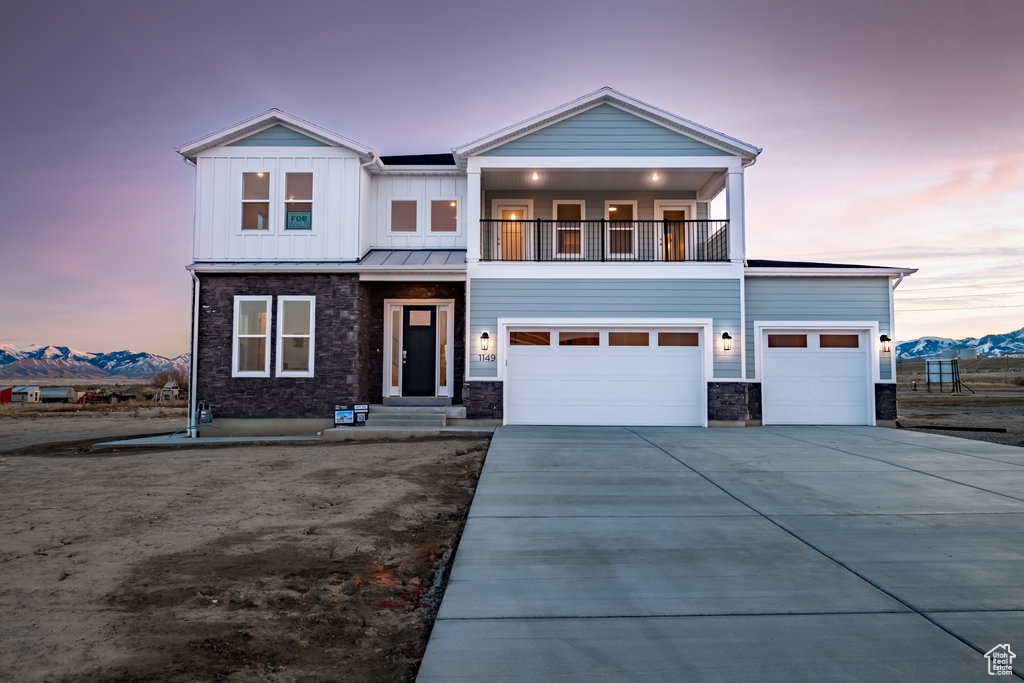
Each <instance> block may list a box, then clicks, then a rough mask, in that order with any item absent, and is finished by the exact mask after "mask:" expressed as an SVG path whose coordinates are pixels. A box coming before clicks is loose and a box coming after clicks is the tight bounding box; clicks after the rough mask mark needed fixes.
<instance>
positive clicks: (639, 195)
mask: <svg viewBox="0 0 1024 683" xmlns="http://www.w3.org/2000/svg"><path fill="white" fill-rule="evenodd" d="M696 198H697V193H696V191H689V192H650V191H643V192H630V191H618V190H616V191H611V190H607V191H603V190H602V191H593V192H562V191H560V190H543V191H536V190H534V191H530V190H487V191H485V192H484V205H483V207H481V208H482V211H483V213H484V218H498V216H493V215H491V202H492V201H493V200H495V199H498V200H506V199H532V200H533V218H537V219H540V220H552V219H553V218H554V216H553V215H552V211H553V207H554V203H553V202H555V201H556V200H557V201H581V200H582V201H584V202H586V210H587V215H586V216H584V217H583V218H584V220H588V221H596V220H601V219H602V218H605V209H604V203H605V202H606V201H607V202H628V201H636V213H637V215H636V220H638V221H650V220H654V202H655V201H656V200H662V201H672V200H681V201H688V202H694V203H695V204H696V206H697V212H696V215H694V216H691V217H689V218H690V220H704V219H706V218H707V217H708V203H707V202H698V201H696Z"/></svg>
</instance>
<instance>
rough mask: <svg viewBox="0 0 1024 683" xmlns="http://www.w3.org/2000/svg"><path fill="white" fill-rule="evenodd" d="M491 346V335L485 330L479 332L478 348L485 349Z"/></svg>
mask: <svg viewBox="0 0 1024 683" xmlns="http://www.w3.org/2000/svg"><path fill="white" fill-rule="evenodd" d="M490 346H491V335H489V334H487V333H486V332H481V333H480V350H481V351H486V350H487V349H488V348H490Z"/></svg>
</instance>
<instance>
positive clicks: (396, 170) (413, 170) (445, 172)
mask: <svg viewBox="0 0 1024 683" xmlns="http://www.w3.org/2000/svg"><path fill="white" fill-rule="evenodd" d="M374 175H381V176H404V175H415V176H440V177H448V176H458V177H462V178H464V177H465V176H466V172H465V171H463V170H462V169H459V168H453V167H451V166H382V167H380V168H379V169H375V171H374Z"/></svg>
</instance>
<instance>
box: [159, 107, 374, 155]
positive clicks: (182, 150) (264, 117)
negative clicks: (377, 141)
mask: <svg viewBox="0 0 1024 683" xmlns="http://www.w3.org/2000/svg"><path fill="white" fill-rule="evenodd" d="M278 124H280V125H283V126H284V127H285V128H290V129H292V130H294V131H295V132H297V133H301V134H303V135H305V136H307V137H310V138H313V139H314V140H318V141H319V142H323V143H325V144H327V145H330V146H339V147H346V148H348V149H350V150H352V151H354V152H357V153H358V154H360V155H361V156H365V157H371V156H375V154H374V152H373V150H372V149H370V148H369V147H367V146H366V145H363V144H361V143H359V142H356V141H355V140H351V139H349V138H346V137H344V136H342V135H338V134H337V133H334V132H332V131H329V130H327V129H326V128H321V127H320V126H317V125H315V124H312V123H310V122H309V121H306V120H304V119H300V118H299V117H298V116H293V115H291V114H288V113H287V112H283V111H281V110H280V109H269V110H267V111H265V112H263V113H262V114H257V115H256V116H253V117H250V118H248V119H246V120H244V121H241V122H239V123H236V124H234V125H232V126H228V127H227V128H223V129H221V130H219V131H217V132H215V133H211V134H210V135H207V136H206V137H202V138H199V139H198V140H193V141H192V142H187V143H185V144H184V145H182V146H181V147H178V149H177V152H178V154H180V155H181V156H183V157H185V158H186V159H193V158H195V156H196V155H197V154H199V153H200V152H202V151H204V150H207V149H209V148H211V147H219V146H223V145H227V144H230V143H231V142H234V141H236V140H240V139H242V138H246V137H249V136H250V135H253V134H255V133H259V132H260V131H263V130H267V129H268V128H272V127H274V126H276V125H278Z"/></svg>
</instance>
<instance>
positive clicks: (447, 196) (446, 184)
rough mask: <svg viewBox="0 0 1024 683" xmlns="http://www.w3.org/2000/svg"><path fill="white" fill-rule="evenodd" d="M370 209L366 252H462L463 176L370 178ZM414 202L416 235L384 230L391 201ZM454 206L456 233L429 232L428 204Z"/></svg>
mask: <svg viewBox="0 0 1024 683" xmlns="http://www.w3.org/2000/svg"><path fill="white" fill-rule="evenodd" d="M371 183H372V189H371V193H370V194H371V208H370V214H369V219H370V221H371V225H372V226H373V228H372V230H370V231H369V238H370V242H369V244H367V245H365V246H367V247H368V248H373V247H377V248H383V249H434V248H457V249H465V248H466V177H465V176H424V175H416V176H399V175H387V176H374V177H372V178H371ZM393 199H398V200H415V201H416V232H414V233H412V232H399V233H392V232H390V231H389V230H388V225H389V223H390V221H389V217H390V213H391V200H393ZM452 199H454V200H455V201H457V202H458V207H457V211H458V218H457V221H458V230H457V231H456V232H431V231H430V203H431V202H432V201H435V200H437V201H450V200H452Z"/></svg>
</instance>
